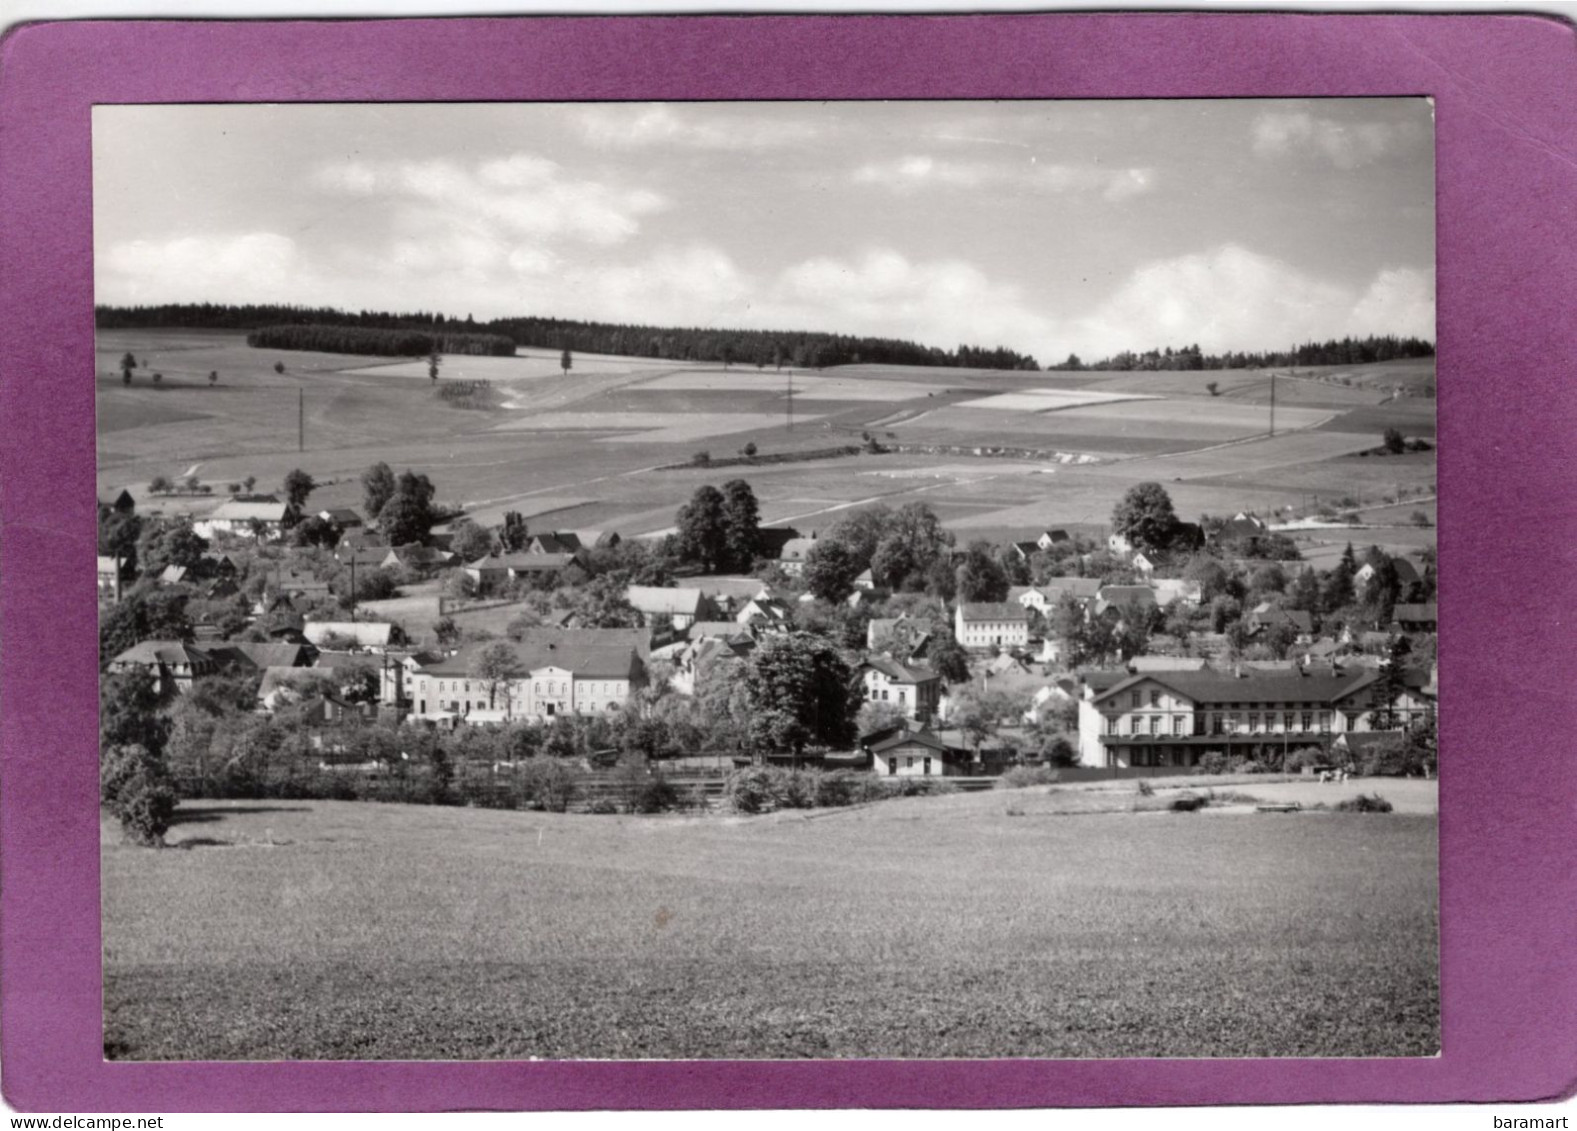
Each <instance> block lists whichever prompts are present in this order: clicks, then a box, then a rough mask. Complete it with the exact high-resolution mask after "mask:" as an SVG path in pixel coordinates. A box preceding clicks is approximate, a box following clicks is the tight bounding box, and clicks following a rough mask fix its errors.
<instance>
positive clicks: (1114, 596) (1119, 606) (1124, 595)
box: [1095, 585, 1156, 616]
mask: <svg viewBox="0 0 1577 1131" xmlns="http://www.w3.org/2000/svg"><path fill="white" fill-rule="evenodd" d="M1135 606H1137V607H1138V608H1140V609H1153V608H1155V607H1156V600H1155V590H1154V589H1151V588H1150V587H1149V586H1148V585H1103V586H1101V588H1100V589H1099V590H1098V591H1097V592H1096V594H1095V613H1096V615H1097V616H1099V615H1100V614H1102V613H1104V612H1106V611H1107V610H1108V609H1115V610H1117V611H1118V612H1119V613H1122V612H1126V611H1127V610H1128V609H1129V608H1131V607H1135Z"/></svg>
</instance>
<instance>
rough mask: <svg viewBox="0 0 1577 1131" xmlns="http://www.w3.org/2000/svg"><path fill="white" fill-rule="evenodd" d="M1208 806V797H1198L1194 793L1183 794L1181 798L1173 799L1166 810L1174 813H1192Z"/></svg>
mask: <svg viewBox="0 0 1577 1131" xmlns="http://www.w3.org/2000/svg"><path fill="white" fill-rule="evenodd" d="M1209 804H1210V799H1209V798H1208V797H1200V796H1199V795H1198V794H1195V793H1185V794H1183V796H1181V797H1174V798H1173V799H1172V804H1170V805H1169V806H1167V808H1168V809H1171V810H1172V811H1173V812H1174V813H1192V812H1194V811H1195V810H1197V809H1203V808H1204V807H1205V806H1207V805H1209Z"/></svg>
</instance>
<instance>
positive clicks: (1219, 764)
mask: <svg viewBox="0 0 1577 1131" xmlns="http://www.w3.org/2000/svg"><path fill="white" fill-rule="evenodd" d="M1199 772H1200V773H1202V774H1224V773H1226V772H1227V756H1226V755H1225V754H1223V753H1221V751H1219V750H1207V751H1205V753H1204V754H1203V755H1202V756H1201V757H1200V759H1199Z"/></svg>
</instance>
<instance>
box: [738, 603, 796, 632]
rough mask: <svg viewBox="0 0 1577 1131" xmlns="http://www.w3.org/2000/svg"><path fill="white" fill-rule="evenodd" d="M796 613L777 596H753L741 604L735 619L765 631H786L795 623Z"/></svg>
mask: <svg viewBox="0 0 1577 1131" xmlns="http://www.w3.org/2000/svg"><path fill="white" fill-rule="evenodd" d="M793 619H794V613H793V610H792V609H790V608H789V606H788V605H787V604H785V603H784V602H783V601H781V600H779V599H778V598H777V597H772V596H765V597H752V598H751V599H750V600H748V601H746V602H745V603H744V604H743V605H742V606H740V609H739V612H737V613H735V614H734V620H735V621H737V622H738V623H740V624H745V625H750V626H751V627H752V628H755V629H757V630H758V631H763V632H772V631H774V630H776V631H780V632H781V631H785V630H786V629H788V627H789V626H790V625H791V624H792V623H793Z"/></svg>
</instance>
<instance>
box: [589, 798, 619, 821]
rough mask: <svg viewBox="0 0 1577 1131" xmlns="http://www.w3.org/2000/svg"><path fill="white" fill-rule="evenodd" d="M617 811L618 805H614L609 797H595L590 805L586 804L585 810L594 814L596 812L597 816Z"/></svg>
mask: <svg viewBox="0 0 1577 1131" xmlns="http://www.w3.org/2000/svg"><path fill="white" fill-rule="evenodd" d="M618 811H619V807H618V806H617V805H615V804H614V803H613V802H612V801H611V800H610V799H609V798H606V797H599V798H597V800H595V801H593V802H592V803H591V804H590V805H588V806H586V812H588V813H594V814H597V815H598V816H607V815H610V814H613V813H617V812H618Z"/></svg>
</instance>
